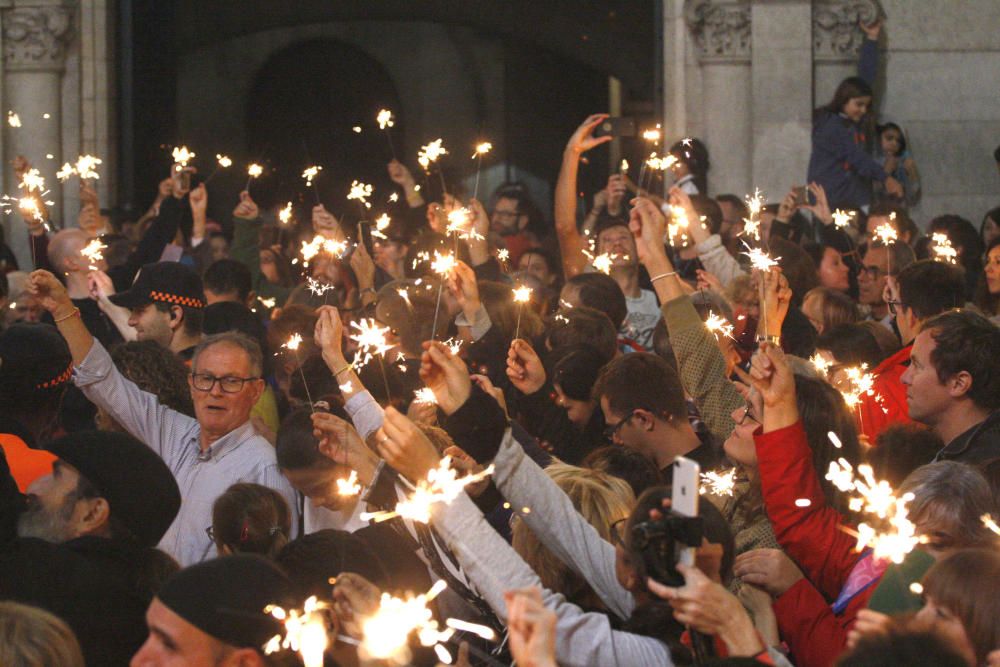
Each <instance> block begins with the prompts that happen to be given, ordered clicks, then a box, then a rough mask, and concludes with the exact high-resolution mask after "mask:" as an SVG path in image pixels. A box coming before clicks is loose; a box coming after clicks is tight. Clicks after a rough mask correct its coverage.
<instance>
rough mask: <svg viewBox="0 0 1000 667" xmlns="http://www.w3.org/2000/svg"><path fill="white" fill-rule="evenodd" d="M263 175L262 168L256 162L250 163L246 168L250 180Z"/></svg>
mask: <svg viewBox="0 0 1000 667" xmlns="http://www.w3.org/2000/svg"><path fill="white" fill-rule="evenodd" d="M263 173H264V167H262V166H260V165H259V164H257V163H256V162H253V163H251V164H250V166H249V167H247V176H249V177H250V178H260V176H261V174H263Z"/></svg>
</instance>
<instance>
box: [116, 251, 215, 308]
mask: <svg viewBox="0 0 1000 667" xmlns="http://www.w3.org/2000/svg"><path fill="white" fill-rule="evenodd" d="M108 298H109V299H111V303H113V304H115V305H116V306H121V307H122V308H139V307H140V306H145V305H146V304H149V303H152V302H154V301H159V302H161V303H168V304H171V305H178V306H187V307H188V308H204V307H205V292H204V290H203V289H202V285H201V278H199V277H198V274H197V273H195V271H194V269H192V268H190V267H187V266H185V265H184V264H181V263H180V262H156V263H153V264H146V265H145V266H143V267H142V268H141V269H140V270H139V274H138V275H137V276H136V278H135V282H134V283H132V286H131V287H130V288H128V290H127V291H125V292H119V293H118V294H112V295H111V296H110V297H108Z"/></svg>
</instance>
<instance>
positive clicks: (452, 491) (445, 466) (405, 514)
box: [361, 456, 494, 523]
mask: <svg viewBox="0 0 1000 667" xmlns="http://www.w3.org/2000/svg"><path fill="white" fill-rule="evenodd" d="M493 470H494V467H493V465H492V464H490V465H489V466H488V467H487V468H486V469H485V470H482V471H481V472H477V473H472V474H469V475H466V476H465V477H459V476H458V471H456V470H455V469H453V468H452V467H451V457H450V456H446V457H444V458H443V459H441V463H440V465H438V467H437V468H435V469H433V470H431V471H430V472H428V473H427V479H422V480H420V481H418V482H417V485H416V487H415V488H414V490H413V493H412V494H411V495H410V496H409V497H408V498H405V499H404V500H401V501H399V502H398V503H397V504H396V508H395V509H394V510H391V511H385V512H364V513H362V514H361V519H362V520H363V521H368V520H369V519H370V520H372V521H375V522H376V523H380V522H382V521H386V520H388V519H391V518H393V517H396V516H399V517H402V518H404V519H410V520H411V521H417V522H419V523H429V522H430V520H431V506H432V505H434V504H435V503H445V504H448V503H451V501H453V500H454V499H455V498H457V497H458V495H459V494H460V493H462V492H463V490H464V489H465V487H466V486H468V485H469V484H473V483H475V482H479V481H481V480H484V479H486V478H487V477H489V476H490V475H492V474H493Z"/></svg>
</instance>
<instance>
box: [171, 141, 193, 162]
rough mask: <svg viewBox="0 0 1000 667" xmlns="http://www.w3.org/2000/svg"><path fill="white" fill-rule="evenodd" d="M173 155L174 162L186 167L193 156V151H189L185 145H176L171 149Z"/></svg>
mask: <svg viewBox="0 0 1000 667" xmlns="http://www.w3.org/2000/svg"><path fill="white" fill-rule="evenodd" d="M173 156H174V163H175V164H177V165H179V166H181V167H186V166H188V162H190V161H191V160H193V159H194V158H195V153H193V152H192V151H189V150H188V147H187V146H177V147H175V148H174V150H173Z"/></svg>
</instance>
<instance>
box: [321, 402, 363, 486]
mask: <svg viewBox="0 0 1000 667" xmlns="http://www.w3.org/2000/svg"><path fill="white" fill-rule="evenodd" d="M312 423H313V435H314V436H315V437H316V439H317V440H318V441H319V452H320V454H322V455H323V456H325V457H326V458H328V459H330V460H331V461H333V462H335V463H340V464H341V465H345V466H348V467H349V468H351V469H352V470H354V471H356V472H357V473H358V481H359V482H361V483H362V484H366V485H367V484H370V483H371V481H372V478H373V477H374V476H375V467H376V466H377V465H378V457H377V456H375V453H374V452H373V451H372V450H371V449H369V448H368V445H366V444H365V442H364V440H362V439H361V436H360V435H358V432H357V431H356V430H355V429H354V427H353V426H352V425H351V424H349V423H347V422H346V421H344V420H343V419H341V418H340V417H337V416H336V415H332V414H330V413H329V412H314V413H313V415H312Z"/></svg>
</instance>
